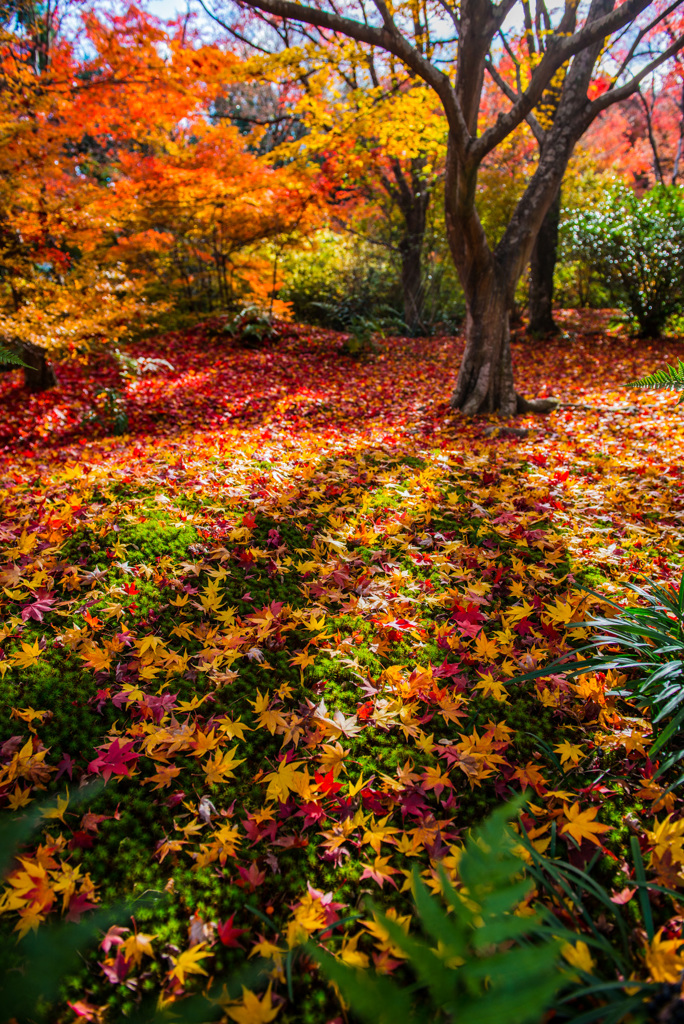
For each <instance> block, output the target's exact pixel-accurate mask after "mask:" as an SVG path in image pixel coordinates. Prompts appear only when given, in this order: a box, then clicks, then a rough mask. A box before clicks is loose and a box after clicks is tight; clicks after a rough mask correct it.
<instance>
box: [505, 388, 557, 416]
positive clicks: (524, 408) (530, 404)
mask: <svg viewBox="0 0 684 1024" xmlns="http://www.w3.org/2000/svg"><path fill="white" fill-rule="evenodd" d="M516 399H517V401H516V409H515V411H516V413H517V414H518V415H521V414H522V413H525V412H536V413H545V412H553V410H554V409H557V408H558V406H559V405H560V404H561V402H560V398H523V397H522V395H518V394H517V393H516Z"/></svg>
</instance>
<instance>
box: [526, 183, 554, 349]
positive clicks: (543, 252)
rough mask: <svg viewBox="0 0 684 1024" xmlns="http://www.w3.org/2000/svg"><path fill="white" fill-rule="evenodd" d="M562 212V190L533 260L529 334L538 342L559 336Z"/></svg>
mask: <svg viewBox="0 0 684 1024" xmlns="http://www.w3.org/2000/svg"><path fill="white" fill-rule="evenodd" d="M560 209H561V195H560V190H559V192H558V194H557V195H556V198H555V199H554V201H553V202H552V204H551V206H550V207H549V209H548V211H547V213H546V216H545V217H544V220H543V221H542V226H541V228H540V229H539V234H538V235H537V241H536V242H535V245H534V249H533V250H532V259H531V260H530V297H529V307H530V321H529V325H528V328H527V333H528V334H531V335H532V336H533V337H535V338H547V337H550V336H551V335H553V334H557V333H558V326H557V324H556V322H555V320H554V319H553V272H554V270H555V269H556V261H557V259H558V224H559V222H560Z"/></svg>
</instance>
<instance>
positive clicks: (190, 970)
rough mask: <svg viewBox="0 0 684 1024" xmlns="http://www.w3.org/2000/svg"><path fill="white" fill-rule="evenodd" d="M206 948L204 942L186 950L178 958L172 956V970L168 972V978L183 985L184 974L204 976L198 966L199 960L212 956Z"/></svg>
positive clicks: (202, 969)
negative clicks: (176, 979)
mask: <svg viewBox="0 0 684 1024" xmlns="http://www.w3.org/2000/svg"><path fill="white" fill-rule="evenodd" d="M206 947H207V944H206V942H198V944H197V945H196V946H192V947H191V948H190V949H186V950H185V951H184V952H183V953H180V954H179V956H172V957H171V962H172V964H173V968H172V969H171V970H170V971H169V977H170V978H178V980H179V981H180V983H181V985H183V984H184V982H185V975H186V974H206V973H207V972H206V971H205V970H204V968H203V967H201V966H200V960H203V959H204V958H205V957H207V956H213V955H214V954H213V953H210V952H209V950H208V949H207V948H206Z"/></svg>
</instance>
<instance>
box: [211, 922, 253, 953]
mask: <svg viewBox="0 0 684 1024" xmlns="http://www.w3.org/2000/svg"><path fill="white" fill-rule="evenodd" d="M234 918H235V914H231V915H230V917H229V918H228V919H227V920H226V921H225V922H223V923H222V922H221V921H219V922H218V924H217V925H216V934H217V935H218V937H219V939H220V940H221V942H222V943H223V945H224V946H228V948H229V949H242V946H241V945H240V943H239V942H238V941H237V940H238V939H239V938H240V936H241V935H244V934H245V932H246V931H247V929H246V928H236V927H235V926H234V925H233V920H234Z"/></svg>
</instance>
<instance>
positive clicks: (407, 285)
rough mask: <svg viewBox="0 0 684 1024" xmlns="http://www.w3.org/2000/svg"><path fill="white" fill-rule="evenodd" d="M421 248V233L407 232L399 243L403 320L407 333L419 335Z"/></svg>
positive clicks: (422, 295) (421, 319)
mask: <svg viewBox="0 0 684 1024" xmlns="http://www.w3.org/2000/svg"><path fill="white" fill-rule="evenodd" d="M422 248H423V233H422V232H421V233H420V234H419V235H415V234H411V233H408V232H407V234H406V235H405V236H404V237H403V238H402V240H401V242H400V244H399V251H400V252H401V289H402V292H403V296H404V320H405V322H406V327H407V329H408V332H409V334H411V335H414V336H415V335H420V334H423V333H424V332H425V325H424V323H423V301H424V299H425V290H424V288H423V275H422V272H421V266H420V255H421V251H422Z"/></svg>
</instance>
